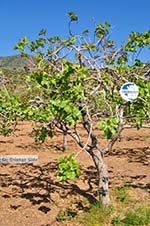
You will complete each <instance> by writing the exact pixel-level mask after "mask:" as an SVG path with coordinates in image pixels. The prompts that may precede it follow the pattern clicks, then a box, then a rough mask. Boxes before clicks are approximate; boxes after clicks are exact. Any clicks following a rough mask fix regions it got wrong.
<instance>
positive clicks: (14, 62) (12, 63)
mask: <svg viewBox="0 0 150 226" xmlns="http://www.w3.org/2000/svg"><path fill="white" fill-rule="evenodd" d="M34 63H35V58H34V57H33V56H28V57H24V56H21V55H14V56H7V57H0V67H1V68H5V69H9V70H16V71H21V70H25V69H28V68H30V69H32V68H33V67H34Z"/></svg>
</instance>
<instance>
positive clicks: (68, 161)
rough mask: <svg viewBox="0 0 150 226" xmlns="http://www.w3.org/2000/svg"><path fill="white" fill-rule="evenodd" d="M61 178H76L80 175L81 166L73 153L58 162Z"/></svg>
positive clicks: (64, 179)
mask: <svg viewBox="0 0 150 226" xmlns="http://www.w3.org/2000/svg"><path fill="white" fill-rule="evenodd" d="M58 172H59V179H60V180H61V181H67V180H74V179H75V178H76V177H79V176H80V166H79V163H78V162H77V160H75V159H74V158H73V157H72V155H71V156H69V157H64V158H60V159H59V162H58Z"/></svg>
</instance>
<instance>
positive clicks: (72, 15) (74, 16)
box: [68, 12, 78, 21]
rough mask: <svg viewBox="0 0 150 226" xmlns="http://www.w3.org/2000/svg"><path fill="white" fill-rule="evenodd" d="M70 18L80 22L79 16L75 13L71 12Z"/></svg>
mask: <svg viewBox="0 0 150 226" xmlns="http://www.w3.org/2000/svg"><path fill="white" fill-rule="evenodd" d="M68 16H69V18H70V20H71V21H77V20H78V16H77V15H76V14H75V13H74V12H69V13H68Z"/></svg>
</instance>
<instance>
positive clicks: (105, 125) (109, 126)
mask: <svg viewBox="0 0 150 226" xmlns="http://www.w3.org/2000/svg"><path fill="white" fill-rule="evenodd" d="M118 124H119V121H118V119H117V118H115V117H109V118H108V119H106V120H105V121H102V122H100V123H99V126H98V128H99V129H100V130H102V131H103V132H104V135H105V137H106V138H107V139H110V138H111V137H112V136H113V135H114V134H115V133H116V132H117V128H118Z"/></svg>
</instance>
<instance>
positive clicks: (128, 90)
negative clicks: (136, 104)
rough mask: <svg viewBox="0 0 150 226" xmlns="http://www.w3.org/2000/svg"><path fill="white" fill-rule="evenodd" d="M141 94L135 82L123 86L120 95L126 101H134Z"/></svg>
mask: <svg viewBox="0 0 150 226" xmlns="http://www.w3.org/2000/svg"><path fill="white" fill-rule="evenodd" d="M138 94H139V88H138V86H137V85H135V84H134V83H133V82H126V83H124V84H123V85H122V86H121V89H120V95H121V97H122V98H123V99H124V100H125V101H130V102H132V101H134V100H135V99H136V98H137V97H138Z"/></svg>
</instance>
